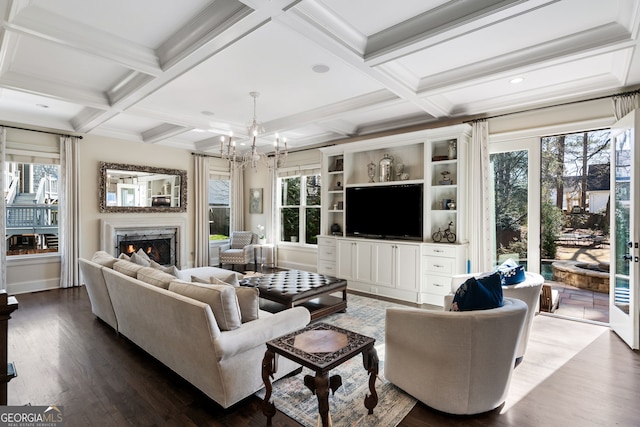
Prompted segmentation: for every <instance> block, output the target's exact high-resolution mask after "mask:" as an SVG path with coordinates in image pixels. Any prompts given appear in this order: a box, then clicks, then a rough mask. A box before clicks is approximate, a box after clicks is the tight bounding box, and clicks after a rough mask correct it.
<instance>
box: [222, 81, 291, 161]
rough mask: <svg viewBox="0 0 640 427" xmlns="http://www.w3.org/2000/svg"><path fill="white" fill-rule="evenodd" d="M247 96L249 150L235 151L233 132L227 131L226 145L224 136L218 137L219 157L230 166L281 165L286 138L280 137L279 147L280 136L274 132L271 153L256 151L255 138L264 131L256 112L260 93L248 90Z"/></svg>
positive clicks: (285, 152)
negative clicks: (249, 104)
mask: <svg viewBox="0 0 640 427" xmlns="http://www.w3.org/2000/svg"><path fill="white" fill-rule="evenodd" d="M249 96H251V97H252V98H253V119H251V123H249V127H248V129H247V130H248V135H249V136H250V137H251V138H252V141H251V150H249V151H246V152H245V153H243V154H242V155H239V154H238V153H237V151H236V141H235V140H234V139H233V132H229V140H228V141H227V145H226V147H225V137H224V136H221V137H220V157H222V158H223V159H226V160H228V161H229V164H230V165H232V166H240V167H243V168H244V167H248V166H249V167H251V168H253V169H256V168H257V167H258V164H260V163H262V164H264V165H266V166H267V167H270V168H272V167H273V168H277V167H279V166H282V164H283V163H284V162H285V161H286V159H287V155H288V150H287V139H286V138H282V142H283V147H280V137H279V136H278V134H277V133H276V135H275V140H274V141H273V150H274V151H273V154H267V153H261V152H259V151H258V148H257V147H256V138H257V137H258V134H261V133H263V132H264V127H263V126H262V124H261V123H260V122H258V118H257V114H256V110H257V108H256V104H257V98H258V97H259V96H260V93H259V92H249ZM270 158H273V163H271V162H270Z"/></svg>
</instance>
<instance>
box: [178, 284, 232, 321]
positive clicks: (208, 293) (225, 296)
mask: <svg viewBox="0 0 640 427" xmlns="http://www.w3.org/2000/svg"><path fill="white" fill-rule="evenodd" d="M169 290H170V291H173V292H175V293H178V294H180V295H184V296H186V297H189V298H193V299H195V300H198V301H201V302H203V303H205V304H209V307H211V311H212V312H213V316H214V317H215V318H216V322H217V323H218V327H219V328H220V330H221V331H231V330H233V329H237V328H239V327H240V326H241V325H242V320H241V316H240V308H239V307H238V297H237V296H236V289H235V288H234V287H233V286H229V285H205V284H200V283H186V282H181V281H178V280H174V281H172V282H171V283H170V284H169Z"/></svg>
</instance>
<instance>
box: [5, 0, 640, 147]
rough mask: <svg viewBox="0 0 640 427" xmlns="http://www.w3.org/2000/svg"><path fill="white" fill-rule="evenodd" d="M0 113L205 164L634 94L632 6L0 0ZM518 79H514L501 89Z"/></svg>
mask: <svg viewBox="0 0 640 427" xmlns="http://www.w3.org/2000/svg"><path fill="white" fill-rule="evenodd" d="M0 12H1V13H2V14H3V21H2V28H1V31H0V49H1V50H0V120H1V121H4V122H12V123H21V124H24V125H28V126H37V127H44V128H50V129H56V130H61V131H65V132H73V133H80V134H86V133H88V134H96V135H103V136H110V137H116V138H121V139H127V140H134V141H142V142H146V143H150V144H163V145H171V146H175V147H181V148H185V149H188V150H196V151H202V152H209V153H212V154H215V153H217V152H218V150H219V143H220V142H219V141H220V135H227V134H228V133H229V131H233V133H234V135H235V137H236V138H237V140H238V143H239V144H240V143H248V139H249V138H248V135H247V126H248V124H249V122H250V120H251V118H252V116H253V99H252V98H251V97H250V96H249V92H252V91H257V92H259V93H260V96H259V97H258V98H257V118H258V121H260V122H261V123H262V125H263V126H264V133H263V134H261V135H260V137H259V139H258V143H259V145H264V146H265V147H263V148H262V149H263V150H267V151H268V149H267V148H266V145H267V144H269V145H271V144H272V143H273V139H274V134H275V132H279V134H280V135H281V136H286V137H287V139H288V144H289V147H290V148H297V147H303V146H308V145H315V144H321V143H326V142H328V141H332V140H337V139H341V138H345V137H348V136H357V135H364V134H369V133H373V132H378V131H385V130H389V129H394V128H398V127H403V126H410V125H419V124H424V123H431V122H438V121H443V120H445V119H450V118H456V117H468V116H474V115H479V114H500V113H504V112H508V111H514V110H518V109H526V108H532V107H537V106H541V105H548V104H552V103H558V102H566V101H571V100H580V99H585V98H589V97H595V96H601V95H608V94H612V93H615V92H618V91H621V90H624V89H626V88H631V87H637V86H638V85H640V56H639V55H640V54H639V53H638V49H637V45H638V25H639V21H640V2H638V1H634V0H607V1H604V0H559V1H558V0H556V1H549V0H529V1H522V0H520V1H518V0H502V1H499V0H458V1H455V0H453V1H444V0H394V1H388V0H299V1H295V0H213V1H211V0H180V1H175V0H111V1H104V0H0ZM514 78H521V79H523V80H522V81H521V82H520V83H511V81H512V80H513V79H514Z"/></svg>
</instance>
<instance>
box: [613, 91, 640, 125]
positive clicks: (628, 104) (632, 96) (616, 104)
mask: <svg viewBox="0 0 640 427" xmlns="http://www.w3.org/2000/svg"><path fill="white" fill-rule="evenodd" d="M612 100H613V112H614V114H615V116H616V120H620V119H621V118H623V117H624V116H626V115H627V114H629V113H630V112H632V111H633V110H635V109H637V108H640V94H639V93H638V92H635V93H627V94H624V95H619V96H614V97H613V98H612Z"/></svg>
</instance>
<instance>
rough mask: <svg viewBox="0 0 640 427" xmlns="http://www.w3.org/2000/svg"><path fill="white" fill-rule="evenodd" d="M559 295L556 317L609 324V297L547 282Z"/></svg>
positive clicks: (558, 283)
mask: <svg viewBox="0 0 640 427" xmlns="http://www.w3.org/2000/svg"><path fill="white" fill-rule="evenodd" d="M546 283H547V284H549V285H551V287H552V288H553V289H557V290H558V292H559V293H560V306H559V307H558V309H557V310H556V311H555V312H554V314H556V315H560V316H565V317H573V318H577V319H584V320H590V321H595V322H602V323H609V295H608V294H604V293H600V292H593V291H588V290H585V289H580V288H576V287H575V286H571V285H566V284H564V283H560V282H554V281H550V280H547V281H546Z"/></svg>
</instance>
